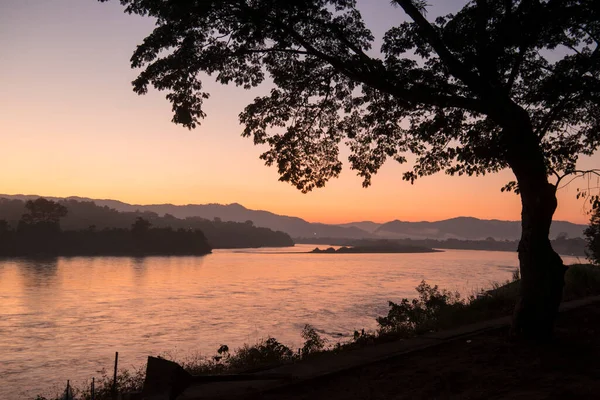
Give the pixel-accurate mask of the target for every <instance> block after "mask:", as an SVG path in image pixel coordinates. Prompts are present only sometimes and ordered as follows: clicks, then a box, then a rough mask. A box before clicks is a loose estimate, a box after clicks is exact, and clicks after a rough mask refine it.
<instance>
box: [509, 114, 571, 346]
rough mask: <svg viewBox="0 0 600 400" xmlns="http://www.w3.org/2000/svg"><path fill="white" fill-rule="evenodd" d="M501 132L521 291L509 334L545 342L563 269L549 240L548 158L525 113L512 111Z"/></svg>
mask: <svg viewBox="0 0 600 400" xmlns="http://www.w3.org/2000/svg"><path fill="white" fill-rule="evenodd" d="M512 117H513V118H511V122H510V127H509V129H507V130H505V140H506V142H505V143H506V146H507V159H508V162H509V165H510V167H511V169H512V170H513V172H514V173H515V176H516V178H517V182H518V185H519V191H520V194H521V205H522V211H521V229H522V230H521V240H520V242H519V249H518V251H519V263H520V270H521V288H520V295H519V298H518V300H517V304H516V306H515V311H514V315H513V323H512V328H511V336H513V337H518V338H523V339H527V340H533V341H538V342H543V341H547V340H548V339H550V338H551V337H552V333H553V328H554V321H555V319H556V315H557V313H558V307H559V305H560V302H561V300H562V293H563V287H564V274H565V271H566V268H565V266H564V264H563V262H562V259H561V258H560V256H559V255H558V254H557V253H556V252H555V251H554V250H553V249H552V245H551V244H550V238H549V235H550V225H551V224H552V216H553V215H554V211H555V210H556V206H557V199H556V187H555V186H554V185H552V184H550V183H549V182H548V174H547V169H546V162H545V159H544V155H543V152H542V149H541V145H540V143H539V139H538V138H537V136H536V135H535V133H534V132H533V129H532V127H531V123H530V120H529V116H528V115H527V113H526V111H524V110H522V109H519V110H517V112H516V113H514V114H513V115H512Z"/></svg>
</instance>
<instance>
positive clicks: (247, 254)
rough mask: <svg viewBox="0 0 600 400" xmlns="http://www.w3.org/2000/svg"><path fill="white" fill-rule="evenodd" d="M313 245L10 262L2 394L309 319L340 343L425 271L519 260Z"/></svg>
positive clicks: (439, 278) (18, 394)
mask: <svg viewBox="0 0 600 400" xmlns="http://www.w3.org/2000/svg"><path fill="white" fill-rule="evenodd" d="M314 247H315V246H311V245H298V246H296V247H294V248H285V249H248V250H246V249H244V250H216V251H214V253H213V254H210V255H207V256H204V257H146V258H125V257H74V258H61V257H59V258H54V259H38V260H32V259H4V260H0V398H1V399H7V400H8V399H23V398H33V397H35V394H38V393H40V394H53V393H56V392H57V391H58V390H59V389H62V388H64V385H65V384H66V380H67V379H70V380H71V381H72V382H73V381H74V382H75V384H77V383H81V382H83V381H84V380H85V379H89V378H91V377H92V376H96V377H97V376H98V375H99V374H98V372H97V371H99V370H100V369H102V368H105V369H107V370H110V368H111V365H112V362H113V358H114V353H115V351H118V352H119V360H120V366H121V367H124V368H125V367H132V366H139V365H142V364H143V363H144V361H145V358H146V357H147V356H148V355H156V354H160V353H163V354H165V353H169V354H171V355H173V356H175V357H179V358H183V357H185V356H186V355H189V354H193V353H196V354H202V355H206V356H211V355H213V354H215V352H216V349H217V348H218V347H219V346H220V345H221V344H227V345H228V346H229V347H230V348H236V347H239V346H240V345H242V344H244V343H255V342H257V341H258V340H260V339H261V338H266V337H269V336H272V337H275V338H277V339H278V340H280V341H281V342H283V343H284V344H286V345H289V346H292V348H296V347H299V345H300V343H301V338H300V331H301V330H302V327H303V326H304V324H311V325H313V326H314V327H315V328H316V329H317V330H318V331H319V332H321V333H322V334H323V336H325V337H327V338H328V339H329V340H330V343H331V342H336V341H340V340H347V338H348V337H350V336H351V334H352V332H353V331H354V330H355V329H361V328H365V329H374V328H375V327H376V322H375V317H377V316H378V315H385V314H386V312H387V301H388V300H392V301H395V300H400V299H401V298H402V297H414V296H415V294H416V292H415V290H414V288H415V287H416V286H417V285H418V284H419V282H420V281H421V280H422V279H425V280H427V282H429V283H431V284H438V285H440V286H441V287H444V288H448V289H456V290H459V291H461V293H464V294H467V295H468V294H472V293H474V292H475V291H477V290H478V289H482V288H487V287H489V286H490V284H491V283H492V282H500V281H505V280H507V279H509V278H510V276H511V273H512V271H513V270H514V269H515V267H516V265H517V257H516V254H515V253H509V252H492V251H469V250H447V251H444V252H440V253H422V254H306V252H307V251H309V250H311V249H312V248H314ZM321 247H323V246H321ZM565 262H566V263H574V262H577V259H575V258H573V257H565Z"/></svg>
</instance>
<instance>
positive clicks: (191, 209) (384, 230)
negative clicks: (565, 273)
mask: <svg viewBox="0 0 600 400" xmlns="http://www.w3.org/2000/svg"><path fill="white" fill-rule="evenodd" d="M2 197H4V198H9V199H19V200H30V199H36V198H38V197H40V196H37V195H2V194H0V198H2ZM43 197H46V198H47V199H51V200H62V199H64V198H56V197H49V196H43ZM66 199H70V200H77V201H93V202H95V203H96V204H97V205H99V206H107V207H109V208H113V209H115V210H117V211H127V212H132V211H137V210H139V211H150V212H155V213H157V214H159V215H160V216H163V215H164V214H170V215H172V216H174V217H176V218H187V217H201V218H205V219H210V220H212V219H214V218H220V219H221V220H223V221H234V222H245V221H249V220H250V221H253V222H254V225H255V226H259V227H265V228H270V229H273V230H276V231H283V232H286V233H288V234H289V235H290V236H292V237H295V238H310V237H318V238H324V237H330V238H348V239H361V238H382V239H401V238H413V239H441V240H443V239H450V238H455V239H468V240H483V239H487V238H490V237H491V238H494V239H496V240H516V239H518V238H519V236H520V232H521V227H520V222H518V221H500V220H482V219H478V218H472V217H457V218H451V219H447V220H443V221H434V222H425V221H424V222H405V221H398V220H395V221H390V222H386V223H383V224H379V223H376V222H371V221H361V222H351V223H346V224H340V225H330V224H321V223H311V222H308V221H305V220H303V219H301V218H298V217H291V216H285V215H278V214H274V213H272V212H269V211H263V210H251V209H248V208H246V207H244V206H242V205H241V204H237V203H233V204H227V205H221V204H189V205H172V204H152V205H136V204H127V203H123V202H121V201H117V200H102V199H90V198H82V197H67V198H66ZM585 228H586V226H585V225H578V224H573V223H571V222H566V221H554V222H553V223H552V228H551V230H550V237H551V238H553V239H554V238H555V237H557V236H558V235H559V234H566V235H567V236H568V237H570V238H575V237H581V236H582V235H583V231H584V230H585Z"/></svg>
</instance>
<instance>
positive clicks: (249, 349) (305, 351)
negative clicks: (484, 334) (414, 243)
mask: <svg viewBox="0 0 600 400" xmlns="http://www.w3.org/2000/svg"><path fill="white" fill-rule="evenodd" d="M565 281H566V283H565V288H564V299H565V300H572V299H577V298H582V297H586V296H590V295H599V294H600V267H599V266H596V265H591V264H576V265H572V266H570V267H569V268H568V270H567V273H566V275H565ZM519 285H520V276H519V273H518V271H515V273H514V274H513V278H512V280H510V281H507V282H505V283H504V284H499V283H498V284H494V285H492V288H491V289H489V290H481V291H479V292H477V293H475V294H473V295H470V296H467V297H462V296H461V295H460V293H458V292H452V291H448V290H444V289H440V288H439V287H438V286H431V285H429V284H428V283H427V282H425V281H422V282H421V284H420V285H419V286H418V287H417V288H416V291H417V294H418V297H416V298H414V299H406V298H405V299H402V300H401V301H399V302H392V301H390V302H389V310H388V314H387V315H386V316H382V317H379V318H377V323H378V328H377V330H375V331H372V332H371V331H365V330H361V331H355V332H354V334H353V336H352V338H351V339H350V340H349V341H347V342H345V343H341V342H337V343H329V342H328V341H327V339H325V338H322V337H321V336H320V335H319V334H318V332H317V331H316V330H315V328H314V327H312V326H310V325H306V326H305V327H304V329H303V331H302V338H303V339H304V344H303V346H302V347H301V348H298V349H292V348H290V347H288V346H286V345H285V344H283V343H281V342H279V341H278V340H277V339H276V338H272V337H268V338H266V339H264V340H261V341H259V342H258V343H256V344H254V345H248V344H245V345H243V346H242V347H240V348H238V349H236V350H233V351H231V350H230V349H229V347H228V346H227V345H222V346H220V348H219V349H217V351H216V354H215V355H213V356H210V357H207V356H203V355H200V354H192V355H189V356H187V357H184V358H179V359H178V358H177V357H174V356H173V355H171V354H168V353H164V354H162V355H161V356H162V357H164V358H168V359H172V360H174V361H176V362H178V363H179V364H180V365H182V367H183V368H184V369H185V370H187V371H188V372H190V373H192V374H195V375H202V374H221V373H238V372H251V371H256V370H261V369H268V368H271V367H275V366H277V365H281V364H285V363H294V362H299V361H301V360H305V359H307V358H312V357H319V355H321V354H324V353H326V352H328V353H331V352H333V353H336V352H342V351H348V350H352V349H355V348H359V347H363V346H370V345H373V344H377V343H382V342H388V341H392V340H401V339H409V338H412V337H416V336H418V335H420V334H423V333H426V332H431V331H438V330H443V329H449V328H453V327H457V326H460V325H464V324H469V323H474V322H477V321H482V320H486V319H490V318H495V317H502V316H507V315H510V314H511V313H512V310H513V307H514V304H515V302H516V300H517V297H518V293H519ZM144 378H145V369H144V367H143V366H142V367H139V368H134V369H132V370H125V369H124V370H120V371H119V373H118V376H117V382H116V387H117V391H118V392H119V393H126V392H135V391H139V390H141V388H142V385H143V382H144ZM112 385H113V380H112V377H111V376H109V374H108V373H107V372H106V371H102V376H101V377H100V378H99V379H96V387H95V399H97V400H109V399H111V398H112V397H111V396H112ZM72 390H73V393H74V399H78V400H89V399H91V392H90V382H84V383H83V384H82V385H80V386H79V387H75V388H73V389H72ZM61 396H62V394H57V395H56V396H50V397H44V396H38V397H36V399H35V400H60V399H61V398H62V397H61Z"/></svg>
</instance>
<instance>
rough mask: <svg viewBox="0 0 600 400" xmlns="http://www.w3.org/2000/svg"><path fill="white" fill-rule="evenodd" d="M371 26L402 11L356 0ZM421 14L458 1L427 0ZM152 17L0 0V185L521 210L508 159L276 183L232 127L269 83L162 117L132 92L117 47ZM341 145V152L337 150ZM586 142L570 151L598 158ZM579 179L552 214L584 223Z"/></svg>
mask: <svg viewBox="0 0 600 400" xmlns="http://www.w3.org/2000/svg"><path fill="white" fill-rule="evenodd" d="M359 3H360V4H361V5H362V9H363V13H364V15H365V18H366V19H367V21H368V22H369V25H370V26H371V27H372V28H373V30H374V32H375V33H376V35H378V36H380V35H381V33H382V32H383V31H384V30H385V29H386V28H387V27H389V26H390V25H392V24H395V23H397V22H398V21H401V20H402V19H403V18H404V17H403V14H402V12H401V10H399V9H397V8H393V7H391V6H390V2H389V0H362V1H361V2H359ZM430 3H433V4H434V5H435V6H434V8H433V9H431V10H430V13H429V17H434V16H435V15H437V14H440V13H445V12H449V11H452V10H455V9H456V8H457V7H458V6H459V5H460V4H462V3H464V1H462V0H444V1H442V0H437V1H434V0H432V1H430ZM152 28H153V22H152V21H151V20H150V19H143V18H139V17H135V16H130V15H126V14H123V9H122V7H121V6H120V5H119V3H118V1H116V0H113V1H112V2H109V3H103V4H100V3H98V2H96V1H95V0H1V1H0V48H1V49H2V52H1V53H0V54H1V55H0V137H1V138H2V147H1V148H0V163H1V164H0V165H1V168H2V173H1V174H0V193H6V194H18V193H21V194H40V195H47V196H70V195H76V196H84V197H92V198H111V199H118V200H122V201H125V202H129V203H137V204H151V203H173V204H188V203H232V202H238V203H241V204H243V205H245V206H246V207H249V208H256V209H266V210H269V211H273V212H276V213H280V214H287V215H295V216H299V217H302V218H305V219H307V220H309V221H320V222H328V223H338V222H348V221H358V220H373V221H378V222H383V221H388V220H392V219H401V220H407V221H416V220H437V219H442V218H450V217H455V216H465V215H467V216H474V217H479V218H498V219H511V220H516V219H519V218H520V202H519V199H518V197H517V196H515V195H514V194H505V193H501V192H500V187H501V186H502V185H503V184H504V183H506V182H507V181H509V180H512V179H513V177H512V174H511V173H510V172H509V171H504V172H503V173H500V174H496V175H491V176H486V177H480V178H469V177H461V178H459V177H449V176H446V175H444V174H438V175H436V176H433V177H428V178H424V179H421V180H419V181H417V182H416V183H415V184H414V185H411V184H409V183H407V182H404V181H402V180H401V173H402V172H403V171H405V170H406V169H407V168H408V166H406V165H398V164H396V163H395V162H393V161H391V162H389V163H388V164H386V165H385V166H384V167H383V168H382V170H381V171H380V173H379V174H378V175H377V176H376V177H375V178H374V180H373V185H372V187H370V188H368V189H363V188H362V187H361V180H360V179H359V178H358V177H356V174H355V173H354V172H353V171H351V170H350V169H348V168H345V169H344V171H343V172H342V176H341V177H340V178H339V179H337V180H333V181H331V182H330V183H329V184H328V185H327V187H326V188H324V189H320V190H316V191H313V192H312V193H309V194H302V193H300V192H298V191H297V190H296V189H294V188H292V187H291V186H289V185H288V184H285V183H281V182H278V180H277V179H278V175H277V171H276V170H275V168H268V167H265V166H264V165H263V163H262V161H261V160H259V158H258V157H259V155H260V154H261V152H262V151H263V150H262V149H261V148H260V147H255V146H254V145H253V144H252V142H251V140H248V139H243V138H241V137H240V133H241V127H240V125H239V123H238V119H237V116H238V113H239V112H240V111H241V110H242V109H243V107H244V106H245V105H246V104H248V103H249V102H250V101H251V100H252V99H253V98H254V97H255V96H256V95H257V94H260V93H264V92H265V91H267V90H268V87H262V88H258V89H256V90H254V91H244V90H243V89H239V88H235V87H225V86H221V85H218V84H216V83H213V82H212V81H208V80H207V81H206V87H207V88H208V90H209V91H210V92H211V94H212V97H211V99H210V100H209V101H208V102H207V103H206V109H205V111H207V113H208V118H207V119H206V120H205V121H204V123H203V125H202V126H201V127H200V128H197V129H196V130H193V131H188V130H187V129H184V128H182V127H180V126H176V125H173V124H172V123H171V122H170V120H171V107H170V104H169V103H168V102H167V100H165V99H164V93H158V92H150V93H149V94H148V95H146V96H142V97H140V96H137V95H135V94H134V93H133V92H132V90H131V85H130V82H131V81H132V80H133V79H134V77H135V76H136V72H135V71H133V70H131V69H130V67H129V58H130V56H131V53H132V51H133V49H134V48H135V46H136V44H138V43H139V42H140V41H141V40H142V39H143V38H144V37H145V36H146V35H147V34H148V33H149V32H150V31H151V30H152ZM345 154H347V152H345ZM599 161H600V158H599V157H598V155H596V156H594V157H593V158H591V159H585V160H582V162H581V167H582V168H591V167H592V166H594V165H596V166H597V165H598V164H599ZM576 188H577V184H573V185H571V186H570V187H569V188H567V189H563V190H561V191H560V193H559V204H560V205H559V209H558V210H557V213H556V216H555V218H556V219H563V220H570V221H573V222H578V223H585V222H587V221H588V217H587V215H586V213H585V210H584V204H583V202H582V201H581V200H576V199H575V193H576Z"/></svg>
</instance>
